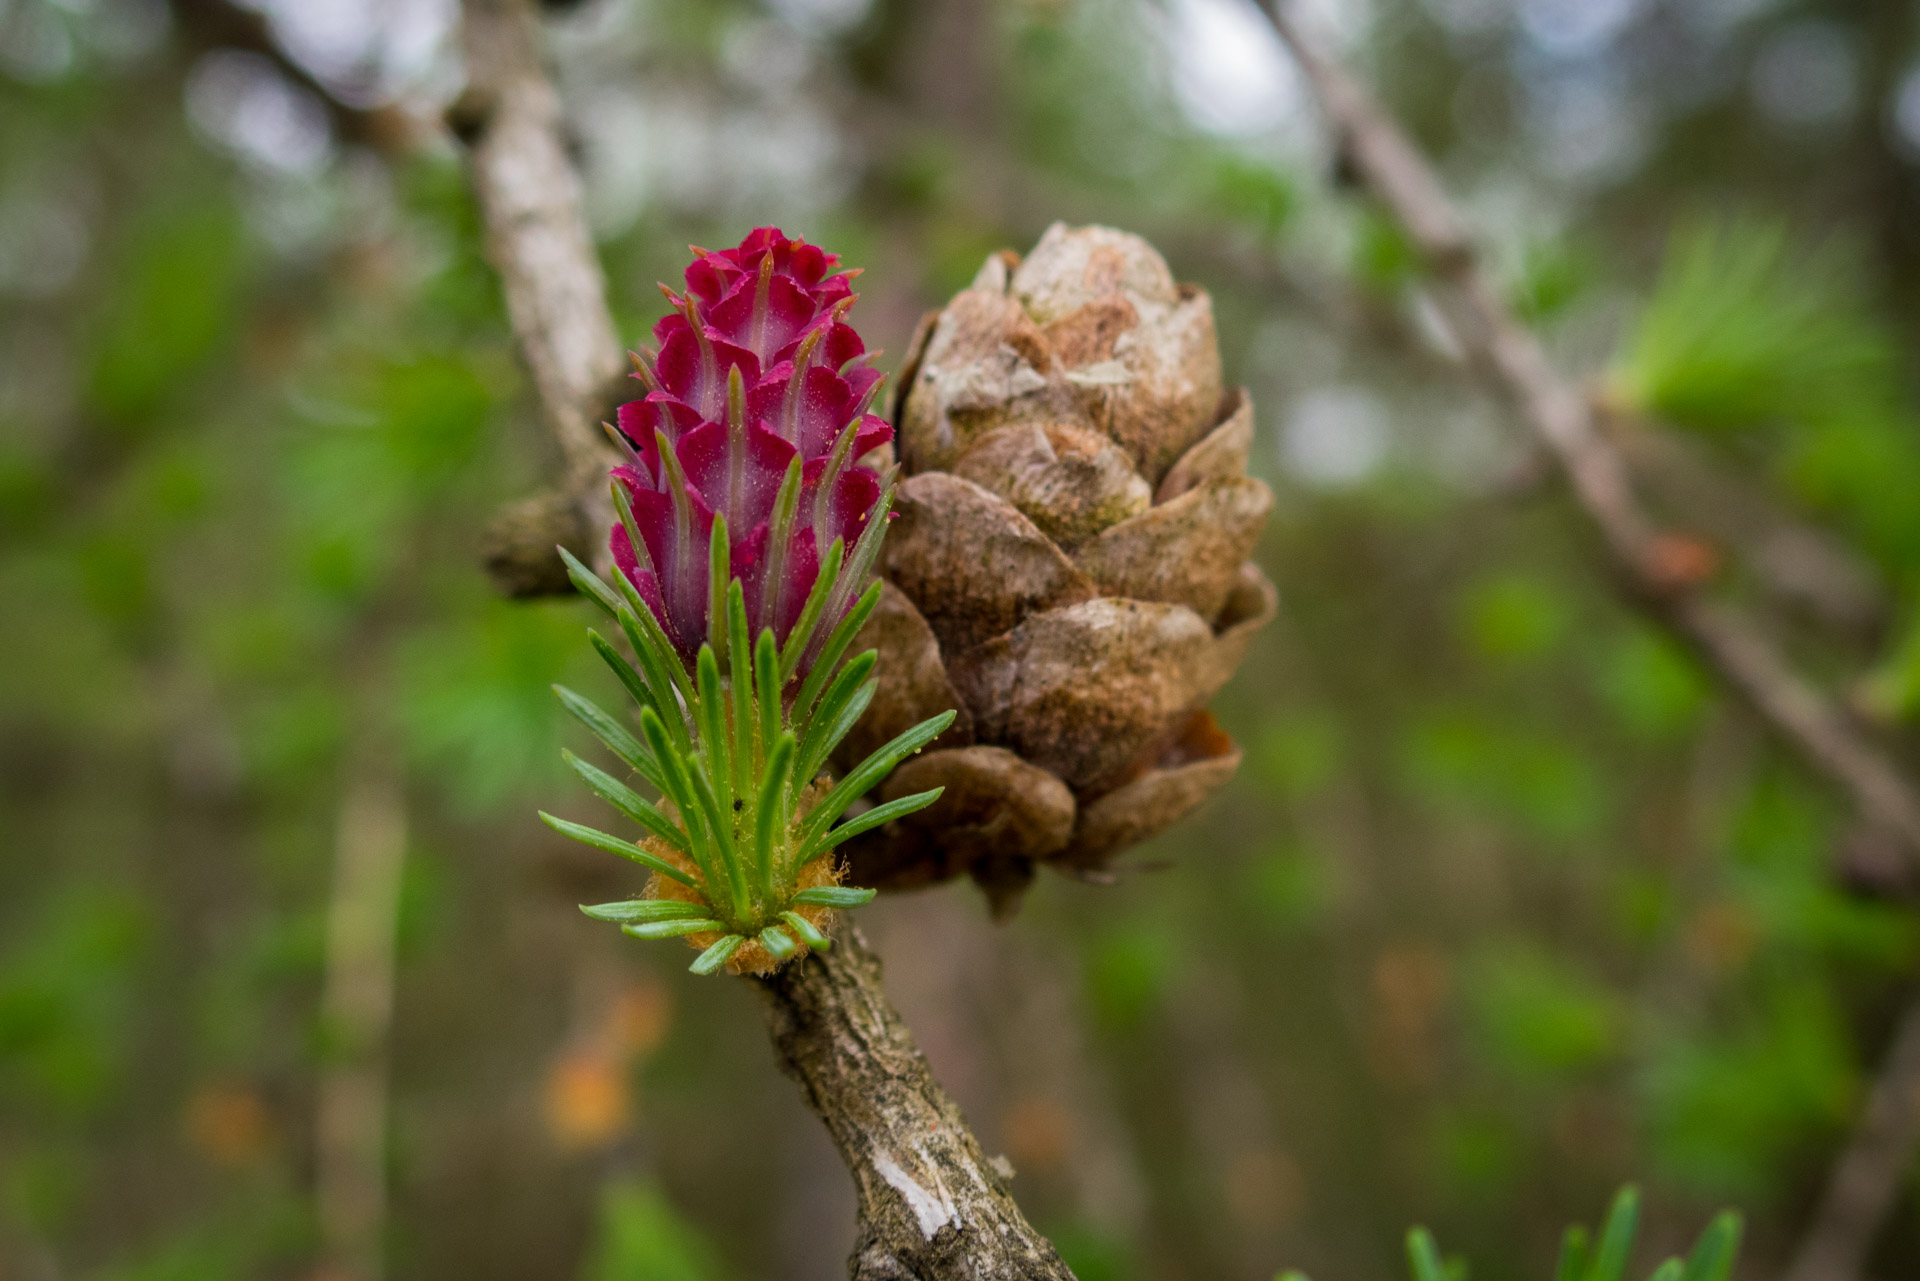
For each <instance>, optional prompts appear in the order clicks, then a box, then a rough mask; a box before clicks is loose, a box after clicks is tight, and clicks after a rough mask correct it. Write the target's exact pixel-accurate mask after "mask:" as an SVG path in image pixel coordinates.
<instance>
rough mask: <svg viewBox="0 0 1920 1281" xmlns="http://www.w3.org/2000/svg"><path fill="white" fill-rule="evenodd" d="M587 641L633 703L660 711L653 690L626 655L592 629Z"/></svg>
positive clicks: (589, 631) (588, 632) (658, 702)
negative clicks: (617, 679)
mask: <svg viewBox="0 0 1920 1281" xmlns="http://www.w3.org/2000/svg"><path fill="white" fill-rule="evenodd" d="M587 641H588V643H589V644H591V645H592V646H593V651H594V653H596V654H598V655H600V659H601V661H602V662H604V663H605V664H606V665H607V666H608V667H609V668H610V669H612V671H613V674H614V675H615V676H618V677H619V678H620V683H621V684H622V685H624V686H626V689H627V693H628V695H630V696H631V697H632V699H633V701H634V702H635V703H638V704H639V705H640V706H641V707H651V708H653V709H654V710H655V711H659V710H660V701H659V700H658V699H656V698H655V697H654V696H653V690H652V689H651V688H649V687H648V685H647V680H646V678H645V677H644V676H642V675H641V674H640V673H639V672H636V671H635V670H633V664H632V663H629V662H628V661H627V658H626V655H624V654H622V653H621V652H620V651H619V650H617V649H615V648H614V647H613V642H612V641H610V640H608V639H607V638H606V637H604V636H602V635H601V634H600V633H599V632H596V631H594V630H593V629H592V628H588V629H587Z"/></svg>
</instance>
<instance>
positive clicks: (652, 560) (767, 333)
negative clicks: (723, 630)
mask: <svg viewBox="0 0 1920 1281" xmlns="http://www.w3.org/2000/svg"><path fill="white" fill-rule="evenodd" d="M694 255H695V257H694V261H693V264H692V265H691V266H689V267H688V268H687V271H686V292H685V293H684V294H676V293H674V292H672V291H671V290H666V289H665V287H664V286H663V287H662V288H663V290H664V291H665V292H666V294H667V298H668V301H669V302H671V303H672V305H673V308H674V311H673V313H672V314H670V315H668V316H666V317H665V318H663V319H662V320H661V321H660V323H659V324H658V325H656V326H654V338H655V340H656V342H657V343H658V344H659V346H658V350H657V352H656V353H648V354H636V355H635V357H634V364H635V367H636V370H637V372H636V374H635V376H636V377H637V378H638V379H639V380H640V381H641V382H642V383H644V384H645V386H646V388H647V394H646V396H645V397H644V398H643V399H641V400H637V401H634V402H632V403H630V404H626V405H622V406H621V407H620V412H619V432H620V435H621V437H622V438H624V440H625V442H626V444H627V446H628V448H629V456H628V461H627V464H626V465H625V466H623V467H620V468H618V469H617V470H616V471H615V472H614V475H615V476H616V477H618V479H619V481H620V483H621V484H622V485H623V486H624V487H625V489H626V493H627V497H628V499H629V502H630V503H631V506H632V509H633V518H634V527H635V528H636V529H637V530H638V532H639V534H640V545H638V546H636V545H635V544H634V541H633V539H632V538H631V537H629V535H628V533H627V530H626V529H625V528H624V526H617V527H616V528H615V529H614V531H613V556H614V563H615V564H616V565H617V566H618V568H619V570H620V572H621V573H623V574H625V575H626V576H627V577H628V579H630V580H631V581H632V583H633V585H634V587H635V589H636V590H637V591H638V592H639V593H640V596H641V597H642V599H644V600H645V601H646V603H647V604H648V606H650V607H651V609H652V610H653V613H654V615H655V617H656V618H658V619H659V621H660V625H661V627H662V629H663V630H664V631H665V632H666V635H667V637H668V639H669V640H670V641H671V642H672V643H673V646H674V648H675V649H676V650H677V651H678V652H679V653H680V655H681V657H682V658H683V659H684V660H685V661H686V662H687V663H689V664H691V663H692V662H693V660H694V656H695V654H696V653H697V652H698V651H699V648H700V645H701V643H702V642H703V641H705V640H707V639H708V636H709V632H710V628H711V625H712V618H713V607H714V605H715V604H716V602H713V601H710V600H709V595H710V592H711V590H712V586H713V585H712V583H711V582H710V574H709V556H708V550H709V544H710V540H711V538H712V535H713V527H714V518H715V517H716V515H717V516H719V517H721V518H723V520H724V522H725V527H726V531H727V541H728V551H729V559H730V562H731V573H732V577H734V578H737V579H739V580H740V581H741V585H742V587H743V588H744V589H745V594H746V603H747V619H748V624H749V631H750V634H752V635H758V634H759V633H760V630H761V629H762V628H763V627H771V628H772V629H773V630H774V633H775V635H776V638H777V639H778V640H779V641H780V642H781V643H783V644H784V643H785V641H786V639H787V635H788V633H789V632H790V631H791V630H792V628H793V625H794V623H795V622H796V620H797V619H798V618H799V616H800V613H801V609H802V606H803V605H804V603H805V602H806V600H807V595H808V593H809V592H810V591H811V590H812V589H813V585H814V581H815V579H816V578H817V577H818V575H819V573H820V568H821V564H822V562H823V561H824V560H825V559H826V556H827V553H828V551H829V549H830V548H831V547H832V546H833V544H834V543H835V541H837V540H844V541H845V544H846V547H847V548H848V549H851V548H852V547H853V546H854V544H855V542H856V540H857V539H858V537H859V535H860V532H861V530H862V528H863V527H864V526H865V523H866V520H867V517H868V515H869V514H870V513H871V512H872V511H873V509H874V507H875V505H876V503H877V502H878V501H879V497H880V489H881V480H880V477H879V475H878V474H877V473H875V472H874V471H873V470H872V469H871V468H870V467H865V466H861V465H860V463H859V460H860V459H861V458H862V457H863V456H865V455H867V454H868V453H870V452H871V451H873V450H874V449H876V448H877V447H879V446H881V445H884V444H886V443H887V442H888V441H890V440H891V439H892V438H893V429H892V427H891V426H889V425H888V423H887V422H886V420H885V419H883V418H881V417H879V416H877V415H875V414H871V413H869V412H867V410H868V406H869V405H870V403H871V401H872V399H873V396H874V393H875V391H876V390H877V389H878V388H879V385H880V378H881V375H880V374H879V372H878V371H876V370H874V369H873V368H871V367H870V364H869V357H868V354H867V350H866V345H865V344H864V343H862V342H861V340H860V335H859V334H857V333H855V332H854V330H853V327H852V326H850V325H848V324H847V323H846V320H845V317H846V313H847V311H848V309H849V308H850V307H851V306H852V305H853V301H854V294H853V293H852V291H851V290H850V289H849V282H850V281H851V279H852V275H853V273H850V272H843V271H840V270H838V264H839V258H838V256H837V255H834V254H829V253H823V252H822V251H821V250H820V249H818V248H816V247H815V246H813V245H809V244H807V243H806V242H805V241H802V240H797V239H790V238H788V237H787V236H785V235H783V234H781V232H779V231H778V230H777V229H775V228H772V227H761V228H758V229H757V230H755V231H754V232H752V233H751V234H750V235H748V236H747V238H746V239H745V240H743V241H741V243H740V244H739V245H738V246H737V247H735V248H733V249H725V250H721V251H720V252H718V253H713V252H708V251H706V250H701V249H696V250H695V251H694ZM790 472H793V473H795V481H796V485H795V490H796V493H797V497H795V498H793V499H791V500H790V502H789V504H788V505H787V509H786V510H782V505H781V502H780V499H781V493H782V487H783V485H786V484H787V483H788V475H789V473H790ZM848 603H849V602H847V601H841V602H839V606H840V609H841V611H842V612H844V609H845V606H846V605H847V604H848ZM836 621H837V618H835V617H829V618H824V619H822V620H821V623H822V625H821V626H820V627H819V628H818V630H817V633H816V634H818V635H821V636H824V635H825V634H826V633H827V632H829V631H830V630H831V628H832V625H833V623H834V622H836ZM807 665H808V661H807V660H803V661H802V663H801V665H800V668H799V669H798V671H797V672H796V675H799V676H804V675H805V672H806V668H807Z"/></svg>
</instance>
